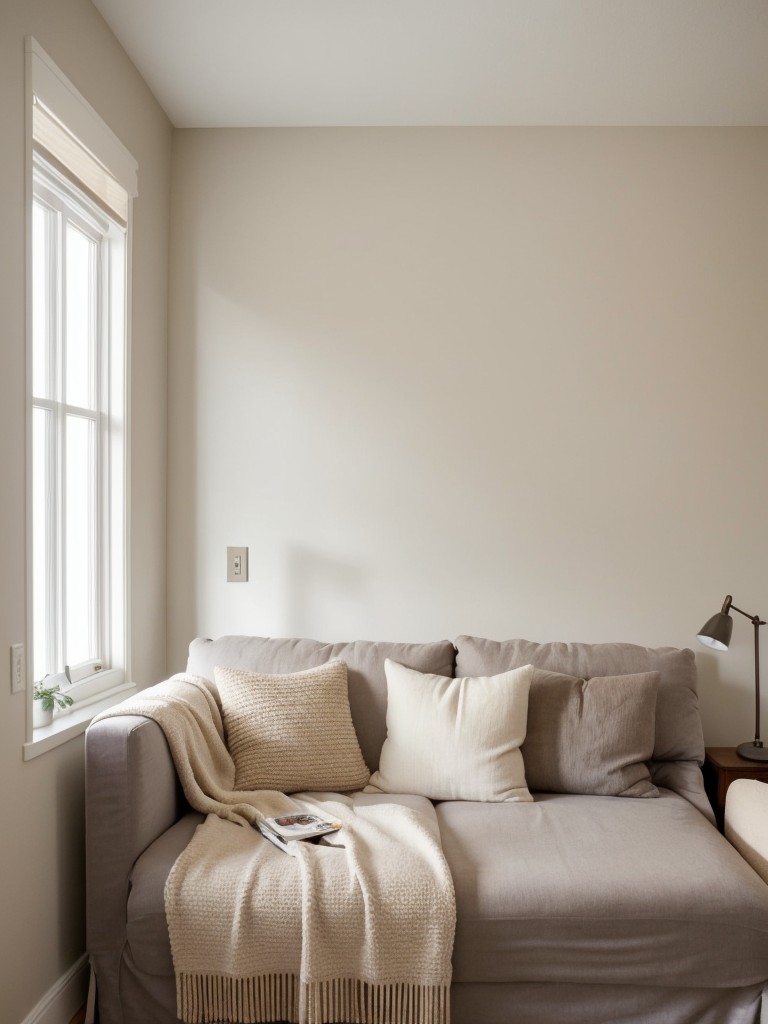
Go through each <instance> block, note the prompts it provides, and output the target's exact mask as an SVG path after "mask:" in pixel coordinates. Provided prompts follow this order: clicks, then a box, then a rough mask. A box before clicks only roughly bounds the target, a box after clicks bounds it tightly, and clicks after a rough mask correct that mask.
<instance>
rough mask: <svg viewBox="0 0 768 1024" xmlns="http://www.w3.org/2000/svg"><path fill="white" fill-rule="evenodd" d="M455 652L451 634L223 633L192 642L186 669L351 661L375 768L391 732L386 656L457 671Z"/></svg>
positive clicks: (362, 738)
mask: <svg viewBox="0 0 768 1024" xmlns="http://www.w3.org/2000/svg"><path fill="white" fill-rule="evenodd" d="M454 655H455V651H454V647H453V644H452V643H451V642H450V641H449V640H440V641H437V642H436V643H427V644H412V643H402V644H400V643H387V642H374V641H368V640H355V641H352V642H349V643H334V644H329V643H323V642H321V641H319V640H304V639H295V638H286V639H280V638H275V637H255V636H224V637H221V638H219V639H218V640H203V639H197V640H193V641H192V643H191V644H190V646H189V659H188V661H187V672H190V673H191V674H192V675H197V676H203V677H204V678H205V679H209V680H210V681H211V682H213V681H214V679H213V670H214V668H215V667H216V666H219V667H221V668H238V669H245V670H247V671H249V672H263V673H270V674H276V673H285V674H287V673H292V672H301V671H303V670H304V669H308V668H315V667H317V666H318V665H325V664H327V662H329V661H333V660H335V659H340V660H341V661H343V662H345V664H346V666H347V682H348V686H349V706H350V709H351V711H352V721H353V723H354V726H355V731H356V733H357V738H358V740H359V742H360V749H361V750H362V752H363V757H364V758H365V763H366V764H367V766H368V768H369V769H370V770H371V771H372V772H373V771H376V769H377V768H378V767H379V756H380V754H381V748H382V746H383V745H384V740H385V738H386V735H387V720H386V716H387V680H386V675H385V672H384V662H385V661H386V659H387V658H391V659H392V660H393V661H397V662H400V664H402V665H407V666H408V667H409V668H414V669H417V670H418V671H419V672H432V673H435V674H436V675H442V676H452V675H453V667H454Z"/></svg>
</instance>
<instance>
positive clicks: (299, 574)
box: [284, 546, 367, 641]
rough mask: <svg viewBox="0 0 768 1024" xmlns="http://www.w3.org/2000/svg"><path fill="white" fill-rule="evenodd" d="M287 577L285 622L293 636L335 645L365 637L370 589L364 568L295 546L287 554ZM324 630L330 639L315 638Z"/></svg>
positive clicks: (326, 637)
mask: <svg viewBox="0 0 768 1024" xmlns="http://www.w3.org/2000/svg"><path fill="white" fill-rule="evenodd" d="M285 575H286V592H285V615H284V621H285V622H290V623H292V624H293V629H292V631H291V632H292V633H293V635H295V636H302V637H312V638H313V639H320V640H323V639H326V640H328V639H330V640H332V641H335V640H338V639H339V638H341V637H345V638H347V639H350V640H354V639H356V638H358V637H359V636H361V635H362V632H363V631H364V626H363V620H364V616H363V615H362V609H363V608H365V606H366V601H365V594H366V591H367V586H366V582H365V581H366V573H365V572H364V570H363V569H362V568H361V567H360V566H358V565H350V564H345V563H344V562H340V561H338V560H337V559H334V558H329V557H327V556H326V555H323V554H321V553H320V552H318V551H313V550H311V549H309V548H305V547H296V546H294V547H291V548H289V549H288V551H287V554H286V574H285ZM318 623H319V624H320V626H318ZM324 630H325V631H326V632H327V636H314V634H315V633H317V632H322V631H324Z"/></svg>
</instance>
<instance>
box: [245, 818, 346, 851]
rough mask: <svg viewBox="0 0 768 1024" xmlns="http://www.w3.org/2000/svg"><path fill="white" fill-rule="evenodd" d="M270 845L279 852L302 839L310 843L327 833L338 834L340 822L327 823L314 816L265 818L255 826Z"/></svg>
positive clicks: (325, 820) (323, 819)
mask: <svg viewBox="0 0 768 1024" xmlns="http://www.w3.org/2000/svg"><path fill="white" fill-rule="evenodd" d="M256 827H257V828H258V830H259V832H261V834H262V835H263V836H264V838H265V839H268V840H269V841H270V842H271V843H274V844H275V846H277V847H278V848H279V849H281V850H285V849H287V847H288V843H290V842H293V841H295V840H299V839H304V840H309V841H310V842H311V841H312V840H315V839H320V838H322V836H325V835H328V833H329V832H338V831H339V829H340V828H341V822H340V821H328V820H327V819H325V818H320V817H318V816H317V815H316V814H282V815H280V817H278V818H267V819H266V820H265V821H262V822H259V823H258V824H257V826H256Z"/></svg>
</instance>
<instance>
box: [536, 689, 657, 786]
mask: <svg viewBox="0 0 768 1024" xmlns="http://www.w3.org/2000/svg"><path fill="white" fill-rule="evenodd" d="M658 686H659V674H658V672H635V673H632V674H630V675H626V676H595V677H593V678H592V679H576V678H575V677H574V676H568V675H563V674H562V673H560V672H546V671H543V670H541V669H536V671H535V672H534V676H533V681H532V682H531V690H530V694H529V697H528V729H527V733H526V737H525V743H524V744H523V748H522V753H523V760H524V761H525V777H526V781H527V783H528V786H529V788H530V789H533V790H543V791H545V792H550V793H584V794H592V795H595V796H631V797H656V796H658V795H659V791H658V789H657V788H656V787H655V786H654V784H653V783H652V782H651V775H650V772H649V771H648V765H647V764H646V763H645V762H646V761H648V760H649V759H650V757H651V754H652V752H653V741H654V721H655V714H656V691H657V690H658Z"/></svg>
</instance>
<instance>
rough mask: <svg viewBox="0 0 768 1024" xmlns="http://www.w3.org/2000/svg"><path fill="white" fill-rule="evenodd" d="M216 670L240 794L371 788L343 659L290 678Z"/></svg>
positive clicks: (234, 670) (215, 675)
mask: <svg viewBox="0 0 768 1024" xmlns="http://www.w3.org/2000/svg"><path fill="white" fill-rule="evenodd" d="M213 671H214V680H215V682H216V686H217V687H218V690H219V694H220V696H221V705H222V714H223V717H224V728H225V730H226V738H227V746H228V747H229V752H230V754H231V755H232V760H233V761H234V762H235V771H236V775H235V789H238V790H251V789H276V790H280V791H281V792H283V793H297V792H300V791H303V790H310V791H315V792H317V791H331V792H348V791H350V790H355V789H362V787H363V786H364V785H365V784H366V782H367V781H368V779H369V777H370V772H369V771H368V769H367V768H366V766H365V762H364V761H363V755H362V754H361V752H360V745H359V744H358V742H357V735H356V733H355V727H354V725H353V724H352V715H351V713H350V710H349V695H348V691H347V666H346V665H345V664H344V662H343V661H331V662H328V663H327V664H326V665H320V666H319V667H317V668H310V669H307V670H306V671H305V672H293V673H291V674H290V675H267V674H264V673H260V672H246V671H244V670H242V669H235V668H219V667H216V668H214V670H213Z"/></svg>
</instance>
